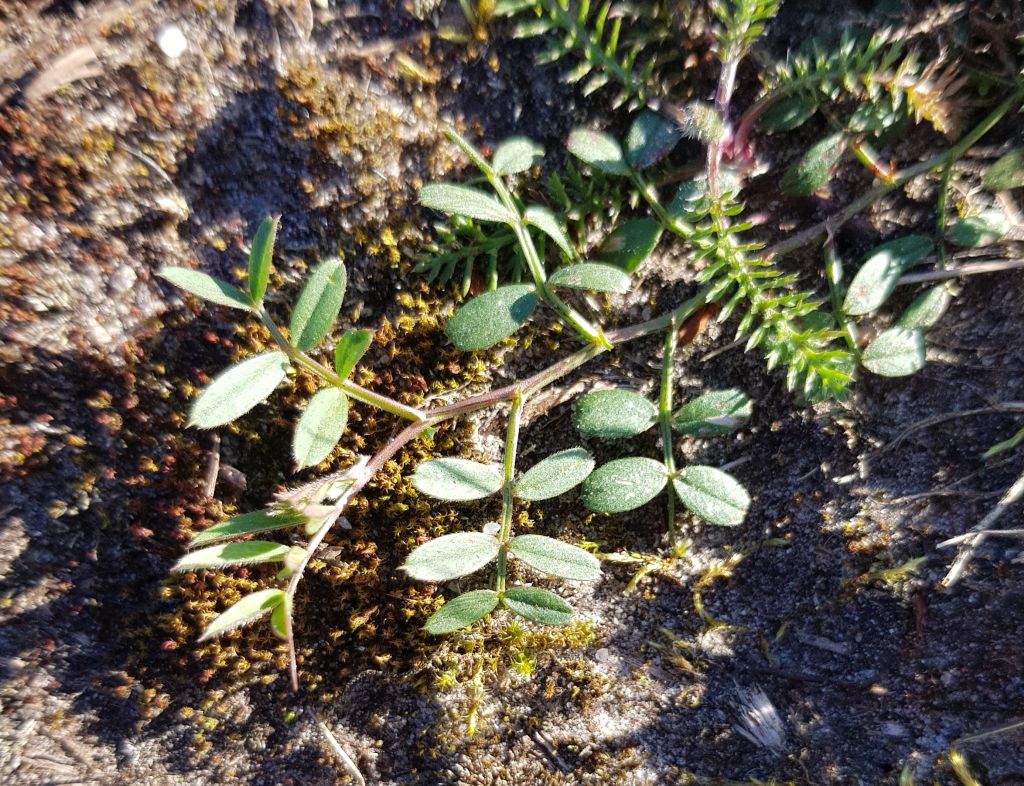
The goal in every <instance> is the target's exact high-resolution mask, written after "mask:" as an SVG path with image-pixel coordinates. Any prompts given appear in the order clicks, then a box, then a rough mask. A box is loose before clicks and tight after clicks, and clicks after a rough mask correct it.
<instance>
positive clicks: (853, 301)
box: [843, 235, 934, 316]
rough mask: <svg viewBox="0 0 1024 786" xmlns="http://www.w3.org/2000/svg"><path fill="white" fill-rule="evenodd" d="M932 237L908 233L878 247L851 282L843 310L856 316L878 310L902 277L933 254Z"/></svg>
mask: <svg viewBox="0 0 1024 786" xmlns="http://www.w3.org/2000/svg"><path fill="white" fill-rule="evenodd" d="M933 249H934V245H933V243H932V239H931V238H930V237H927V236H925V235H907V236H906V237H901V238H897V239H896V240H890V241H889V242H888V243H883V244H882V245H880V246H878V247H877V248H875V249H874V250H873V251H872V252H871V254H870V255H869V256H868V258H867V259H866V260H865V261H864V264H863V265H861V266H860V270H858V271H857V274H856V275H855V276H854V277H853V280H852V281H851V282H850V287H849V289H848V290H847V291H846V299H845V300H844V301H843V311H844V312H845V313H847V314H851V315H854V316H857V315H860V314H867V313H869V312H871V311H874V310H875V309H877V308H878V307H879V306H881V305H882V304H883V303H885V301H886V300H888V299H889V296H890V295H891V294H892V292H893V290H894V289H895V288H896V282H897V281H899V278H900V276H902V275H903V274H904V273H906V272H907V271H908V270H909V269H910V268H912V267H913V266H914V265H916V264H918V263H920V262H921V261H923V260H924V259H925V258H926V257H927V256H928V255H929V254H931V253H932V250H933Z"/></svg>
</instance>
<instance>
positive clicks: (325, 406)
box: [292, 388, 348, 469]
mask: <svg viewBox="0 0 1024 786" xmlns="http://www.w3.org/2000/svg"><path fill="white" fill-rule="evenodd" d="M347 423H348V396H346V395H345V393H344V391H342V390H339V389H338V388H324V389H323V390H320V391H317V393H316V394H314V396H313V397H312V398H311V399H310V400H309V403H308V404H307V405H306V409H305V411H303V413H302V417H300V418H299V422H298V423H297V424H296V425H295V436H294V438H293V439H292V453H293V455H294V457H295V465H296V467H297V468H298V469H305V468H306V467H311V466H313V465H314V464H319V463H320V462H321V461H323V460H324V459H325V458H327V457H328V456H329V455H330V454H331V451H332V450H334V446H335V445H337V444H338V440H339V439H341V435H342V434H344V433H345V426H346V425H347Z"/></svg>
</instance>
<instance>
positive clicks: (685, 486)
mask: <svg viewBox="0 0 1024 786" xmlns="http://www.w3.org/2000/svg"><path fill="white" fill-rule="evenodd" d="M672 487H673V488H674V489H675V490H676V494H678V495H679V499H680V500H681V501H682V503H683V504H684V505H685V506H686V508H687V510H689V511H690V512H691V513H693V514H694V515H696V516H698V517H700V518H702V519H704V521H706V522H708V524H715V525H717V526H719V527H735V526H737V525H739V524H741V523H743V518H744V516H746V515H747V508H748V507H750V495H749V494H747V490H746V489H745V488H743V486H741V485H740V483H739V481H738V480H736V479H735V478H734V477H733V476H732V475H729V474H728V473H725V472H722V470H720V469H716V468H715V467H704V466H689V467H685V468H683V469H681V470H680V471H679V473H678V477H676V478H673V480H672Z"/></svg>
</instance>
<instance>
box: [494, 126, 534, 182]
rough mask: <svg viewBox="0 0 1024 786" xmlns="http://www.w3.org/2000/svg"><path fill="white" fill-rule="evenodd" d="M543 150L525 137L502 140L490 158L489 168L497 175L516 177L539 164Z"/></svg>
mask: <svg viewBox="0 0 1024 786" xmlns="http://www.w3.org/2000/svg"><path fill="white" fill-rule="evenodd" d="M542 158H544V148H543V147H542V146H541V145H538V144H537V143H536V142H534V141H533V140H532V139H529V138H528V137H525V136H512V137H509V138H508V139H506V140H504V141H503V142H502V143H501V144H499V145H498V147H497V148H495V150H494V155H492V156H491V166H492V167H493V168H494V171H495V172H497V173H498V174H499V175H516V174H518V173H520V172H525V171H526V170H528V169H530V168H531V167H533V166H534V165H535V164H538V163H540V161H541V159H542Z"/></svg>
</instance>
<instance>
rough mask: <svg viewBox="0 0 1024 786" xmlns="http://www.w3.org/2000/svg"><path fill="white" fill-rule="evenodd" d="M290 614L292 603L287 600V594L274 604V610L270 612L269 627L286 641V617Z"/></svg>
mask: <svg viewBox="0 0 1024 786" xmlns="http://www.w3.org/2000/svg"><path fill="white" fill-rule="evenodd" d="M291 615H292V604H291V601H289V600H288V596H287V595H285V596H284V598H283V599H282V600H281V602H280V603H278V604H277V605H276V606H274V610H273V611H272V612H270V629H271V630H272V631H273V632H274V635H275V636H277V637H278V638H279V639H281V640H282V641H288V618H289V617H290V616H291Z"/></svg>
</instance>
